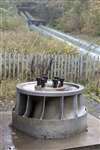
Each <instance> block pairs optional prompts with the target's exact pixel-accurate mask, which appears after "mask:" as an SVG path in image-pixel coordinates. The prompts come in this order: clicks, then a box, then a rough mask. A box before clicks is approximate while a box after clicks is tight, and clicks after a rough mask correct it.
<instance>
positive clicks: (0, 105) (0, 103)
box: [0, 98, 100, 119]
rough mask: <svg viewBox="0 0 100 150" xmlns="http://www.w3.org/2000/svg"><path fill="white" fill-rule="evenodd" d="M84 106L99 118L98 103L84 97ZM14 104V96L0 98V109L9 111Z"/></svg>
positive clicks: (99, 106)
mask: <svg viewBox="0 0 100 150" xmlns="http://www.w3.org/2000/svg"><path fill="white" fill-rule="evenodd" d="M85 103H86V106H87V109H88V112H89V113H90V114H92V115H93V116H95V117H97V118H98V119H100V103H98V102H96V101H94V100H90V99H86V102H85ZM14 105H15V98H9V99H6V98H0V111H11V110H12V108H13V107H14Z"/></svg>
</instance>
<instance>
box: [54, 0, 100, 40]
mask: <svg viewBox="0 0 100 150" xmlns="http://www.w3.org/2000/svg"><path fill="white" fill-rule="evenodd" d="M53 26H54V27H56V28H57V29H60V30H62V31H64V32H71V33H72V32H74V33H75V32H76V33H79V34H87V35H92V36H94V35H95V36H99V37H100V1H99V0H65V1H64V15H63V16H62V17H61V18H58V19H56V20H55V21H54V22H53ZM98 43H100V42H98Z"/></svg>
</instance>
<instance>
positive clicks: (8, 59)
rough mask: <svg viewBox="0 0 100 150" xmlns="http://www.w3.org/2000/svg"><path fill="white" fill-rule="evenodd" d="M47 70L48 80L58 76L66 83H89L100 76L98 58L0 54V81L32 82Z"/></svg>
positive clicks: (99, 61) (99, 60)
mask: <svg viewBox="0 0 100 150" xmlns="http://www.w3.org/2000/svg"><path fill="white" fill-rule="evenodd" d="M51 60H52V65H51V68H50V66H49V63H50V61H51ZM48 67H49V68H48ZM47 70H48V76H49V78H53V77H54V76H59V77H64V78H65V80H66V81H75V82H80V81H89V80H90V81H91V80H95V79H96V78H98V77H99V75H100V58H99V57H98V59H97V58H95V57H94V58H92V57H90V56H86V55H85V56H80V55H58V54H57V55H50V54H31V55H26V54H13V53H0V80H6V79H12V80H13V79H14V80H15V79H20V80H32V79H34V78H36V76H39V75H42V74H45V73H46V71H47Z"/></svg>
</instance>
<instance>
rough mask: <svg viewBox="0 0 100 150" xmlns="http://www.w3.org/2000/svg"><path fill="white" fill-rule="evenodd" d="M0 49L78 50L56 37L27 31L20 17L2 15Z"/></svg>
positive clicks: (20, 51) (33, 50)
mask: <svg viewBox="0 0 100 150" xmlns="http://www.w3.org/2000/svg"><path fill="white" fill-rule="evenodd" d="M0 35H1V40H0V51H6V52H17V53H33V52H35V53H36V52H39V53H40V52H41V53H43V52H44V53H63V54H69V53H75V54H76V53H77V52H78V51H77V50H76V49H75V48H73V47H72V46H69V45H67V44H65V43H63V42H60V41H58V40H56V39H52V38H47V37H43V36H42V35H40V34H39V33H36V32H33V31H29V29H28V27H27V26H26V25H25V22H24V20H23V19H22V17H19V16H17V15H14V16H12V15H8V14H6V16H5V15H3V17H2V21H1V23H0Z"/></svg>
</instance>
